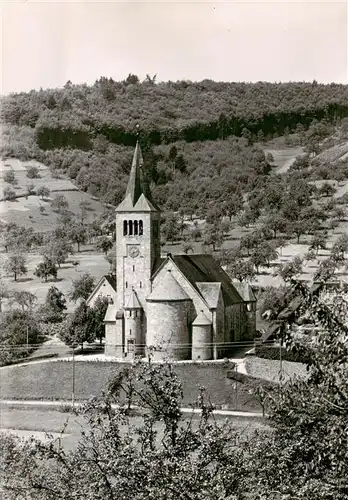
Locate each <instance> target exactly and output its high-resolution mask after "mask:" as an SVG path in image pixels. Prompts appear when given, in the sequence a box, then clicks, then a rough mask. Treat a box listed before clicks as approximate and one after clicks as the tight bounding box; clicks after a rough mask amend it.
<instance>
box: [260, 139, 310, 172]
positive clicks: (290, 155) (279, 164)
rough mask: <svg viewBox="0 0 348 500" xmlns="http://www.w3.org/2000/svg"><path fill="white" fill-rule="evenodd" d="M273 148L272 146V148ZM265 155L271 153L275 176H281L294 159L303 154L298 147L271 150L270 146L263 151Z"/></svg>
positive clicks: (301, 149)
mask: <svg viewBox="0 0 348 500" xmlns="http://www.w3.org/2000/svg"><path fill="white" fill-rule="evenodd" d="M273 147H274V146H273ZM265 153H266V154H267V153H271V155H272V156H273V158H274V165H275V169H274V171H275V172H276V173H277V174H283V173H284V172H286V171H287V170H288V168H289V167H290V165H291V164H292V163H293V161H294V160H295V158H296V157H297V156H299V155H301V154H302V153H303V148H302V147H300V146H298V147H294V148H291V147H284V148H281V149H279V148H277V149H273V148H272V146H271V147H269V148H266V149H265Z"/></svg>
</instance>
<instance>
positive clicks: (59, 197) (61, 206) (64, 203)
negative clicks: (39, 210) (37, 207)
mask: <svg viewBox="0 0 348 500" xmlns="http://www.w3.org/2000/svg"><path fill="white" fill-rule="evenodd" d="M51 207H52V209H53V211H54V212H58V213H61V212H63V211H64V210H67V209H68V208H69V203H68V200H67V199H66V197H65V196H64V195H63V194H56V196H55V197H54V198H53V199H52V202H51Z"/></svg>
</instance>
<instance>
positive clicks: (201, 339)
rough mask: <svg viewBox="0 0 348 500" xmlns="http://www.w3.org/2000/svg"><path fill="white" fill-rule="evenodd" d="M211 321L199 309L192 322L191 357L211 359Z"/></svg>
mask: <svg viewBox="0 0 348 500" xmlns="http://www.w3.org/2000/svg"><path fill="white" fill-rule="evenodd" d="M212 351H213V350H212V322H211V321H210V319H209V318H207V316H206V315H205V314H204V313H203V311H200V312H199V313H198V316H197V317H196V319H195V320H194V322H193V323H192V359H193V360H195V359H212Z"/></svg>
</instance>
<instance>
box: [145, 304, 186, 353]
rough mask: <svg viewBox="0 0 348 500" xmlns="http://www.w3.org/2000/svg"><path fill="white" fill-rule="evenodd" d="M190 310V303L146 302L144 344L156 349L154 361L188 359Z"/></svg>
mask: <svg viewBox="0 0 348 500" xmlns="http://www.w3.org/2000/svg"><path fill="white" fill-rule="evenodd" d="M190 309H191V302H190V301H182V302H150V301H149V302H148V304H147V340H146V344H147V346H154V347H155V348H156V349H158V350H157V351H156V350H155V351H154V352H153V359H154V360H159V359H163V358H164V357H166V356H168V358H169V359H173V360H182V359H189V358H190V356H191V352H190V351H191V349H190V339H189V328H188V327H189V315H190Z"/></svg>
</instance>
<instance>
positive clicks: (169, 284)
mask: <svg viewBox="0 0 348 500" xmlns="http://www.w3.org/2000/svg"><path fill="white" fill-rule="evenodd" d="M184 300H191V299H190V297H189V296H188V295H187V293H186V292H185V290H183V289H182V287H181V286H180V285H179V283H178V282H177V281H176V279H175V278H174V276H173V275H172V273H171V271H166V272H165V274H164V276H163V279H161V280H160V282H159V283H158V285H157V286H156V287H155V288H154V290H153V291H152V293H151V295H150V296H149V297H148V298H147V299H146V301H148V302H179V301H180V302H181V301H184Z"/></svg>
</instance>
